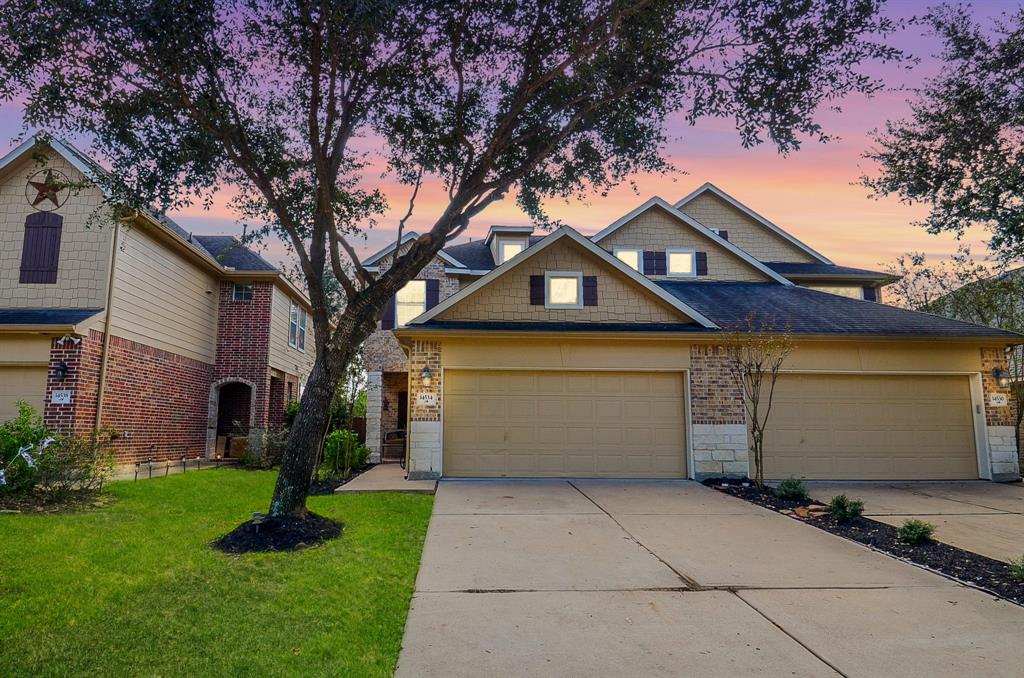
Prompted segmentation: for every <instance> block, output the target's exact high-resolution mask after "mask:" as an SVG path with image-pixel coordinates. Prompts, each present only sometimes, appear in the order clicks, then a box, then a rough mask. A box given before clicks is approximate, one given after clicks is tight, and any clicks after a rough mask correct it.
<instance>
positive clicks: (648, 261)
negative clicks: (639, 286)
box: [641, 251, 654, 275]
mask: <svg viewBox="0 0 1024 678" xmlns="http://www.w3.org/2000/svg"><path fill="white" fill-rule="evenodd" d="M643 260H644V263H643V266H641V269H642V271H643V273H646V274H647V275H654V252H647V251H644V256H643Z"/></svg>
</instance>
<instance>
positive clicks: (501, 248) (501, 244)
mask: <svg viewBox="0 0 1024 678" xmlns="http://www.w3.org/2000/svg"><path fill="white" fill-rule="evenodd" d="M505 245H519V247H520V248H521V249H520V250H519V251H518V252H516V253H515V254H513V255H512V256H511V257H509V258H508V259H506V258H505ZM527 247H529V243H528V242H527V241H526V240H523V239H522V238H498V247H497V250H498V259H499V261H497V262H495V263H497V264H498V266H501V265H502V264H504V263H505V262H506V261H509V259H515V258H516V257H517V256H519V255H520V254H522V253H523V252H525V251H526V249H527Z"/></svg>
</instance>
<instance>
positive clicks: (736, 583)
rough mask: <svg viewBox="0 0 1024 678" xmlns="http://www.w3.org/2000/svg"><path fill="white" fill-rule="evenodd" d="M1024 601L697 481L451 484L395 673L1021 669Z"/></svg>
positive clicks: (441, 500)
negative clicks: (1003, 597)
mask: <svg viewBox="0 0 1024 678" xmlns="http://www.w3.org/2000/svg"><path fill="white" fill-rule="evenodd" d="M1021 638H1024V609H1022V608H1020V607H1018V606H1016V605H1013V604H1010V603H1006V602H1003V601H999V600H996V599H993V598H991V597H990V596H987V595H985V594H982V593H980V592H978V591H975V590H972V589H967V588H964V587H961V586H958V585H955V584H954V583H952V582H950V581H949V580H947V579H944V578H942V577H939V576H936V575H933V574H930V573H928V572H926V571H924V570H921V569H919V568H916V567H913V566H911V565H907V564H904V563H901V562H898V561H896V560H893V559H891V558H888V557H886V556H883V555H880V554H877V553H874V552H872V551H869V550H867V549H865V548H863V547H861V546H858V545H855V544H853V543H850V542H847V541H845V540H843V539H840V538H839V537H835V536H833V535H830V534H827V533H825V532H822V531H819V530H817V529H815V528H813V527H810V526H808V525H804V524H802V523H799V522H797V521H794V520H792V519H790V518H786V517H784V516H781V515H778V514H776V513H773V512H770V511H766V510H763V509H760V508H758V507H755V506H753V505H751V504H748V503H746V502H743V501H741V500H738V499H734V498H731V497H727V496H724V495H722V494H720V493H717V492H715V491H713V490H709V489H707V488H704V487H702V486H700V485H698V484H696V483H690V482H684V481H679V482H675V481H673V482H657V481H646V482H645V481H593V480H587V481H582V480H581V481H572V482H568V481H554V480H552V481H495V482H490V481H442V482H441V484H440V486H439V487H438V491H437V497H436V499H435V503H434V514H433V516H432V518H431V522H430V528H429V530H428V533H427V541H426V545H425V548H424V553H423V560H422V563H421V566H420V572H419V577H418V579H417V583H416V593H415V595H414V598H413V603H412V608H411V610H410V612H409V619H408V622H407V625H406V633H405V638H404V641H403V647H402V653H401V657H400V659H399V664H398V672H397V675H398V676H400V677H412V676H416V677H424V676H446V677H457V676H466V677H467V678H468V677H470V676H473V677H476V676H503V677H504V676H588V677H589V676H623V675H631V676H645V677H646V676H681V675H692V676H747V675H764V676H781V675H786V676H858V677H859V676H879V677H881V676H886V677H888V676H894V675H899V676H911V677H913V676H921V677H922V678H923V677H925V676H927V677H929V678H937V677H941V676H964V675H984V676H1019V675H1020V671H1021V666H1022V665H1024V644H1022V643H1021V642H1020V639H1021Z"/></svg>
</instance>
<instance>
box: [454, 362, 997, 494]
mask: <svg viewBox="0 0 1024 678" xmlns="http://www.w3.org/2000/svg"><path fill="white" fill-rule="evenodd" d="M684 384H685V375H684V374H683V373H680V372H582V371H581V372H575V371H511V370H447V371H446V372H445V375H444V408H443V409H444V417H443V418H444V422H443V425H444V432H443V445H444V460H443V463H444V471H443V472H444V475H446V476H455V477H458V476H475V477H501V476H510V477H517V476H519V477H560V476H561V477H611V478H682V477H686V475H687V469H686V436H687V431H686V424H685V422H686V407H685V387H684ZM765 475H766V476H767V477H769V478H786V477H789V476H796V477H804V478H812V479H838V480H841V479H847V480H932V479H970V478H977V477H978V461H977V452H976V446H975V430H974V421H973V415H972V405H971V394H970V381H969V379H968V378H967V377H966V376H959V375H958V376H947V375H936V376H930V375H929V376H923V375H921V376H919V375H898V376H885V375H846V374H786V375H783V376H781V377H780V379H779V383H778V385H777V388H776V393H775V399H774V404H773V410H772V416H771V418H770V420H769V426H768V430H767V433H766V451H765Z"/></svg>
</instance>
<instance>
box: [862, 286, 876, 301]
mask: <svg viewBox="0 0 1024 678" xmlns="http://www.w3.org/2000/svg"><path fill="white" fill-rule="evenodd" d="M864 300H865V301H878V293H877V290H876V289H875V288H874V287H865V288H864Z"/></svg>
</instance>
